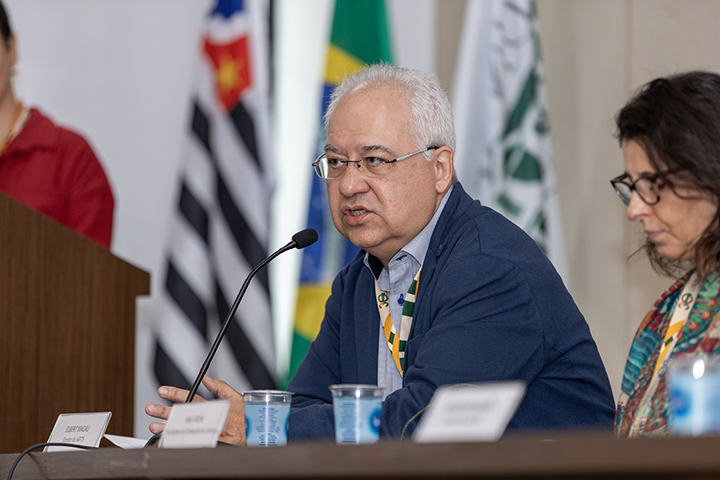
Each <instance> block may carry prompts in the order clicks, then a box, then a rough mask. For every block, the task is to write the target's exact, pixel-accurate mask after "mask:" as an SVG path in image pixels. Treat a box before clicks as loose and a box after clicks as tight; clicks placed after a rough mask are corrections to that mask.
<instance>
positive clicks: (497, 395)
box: [413, 381, 525, 443]
mask: <svg viewBox="0 0 720 480" xmlns="http://www.w3.org/2000/svg"><path fill="white" fill-rule="evenodd" d="M524 395H525V384H524V383H523V382H521V381H510V382H498V383H478V384H463V385H458V386H444V387H440V388H438V389H437V390H436V391H435V394H434V395H433V397H432V400H431V401H430V405H429V407H428V409H427V410H426V411H425V413H423V416H422V418H421V419H420V423H419V424H418V427H417V429H416V430H415V433H414V435H413V440H414V441H416V442H423V443H430V442H481V441H485V442H492V441H495V440H498V439H499V438H500V437H501V436H502V434H503V432H504V431H505V427H507V424H508V423H510V420H511V419H512V417H513V415H514V414H515V411H516V410H517V407H518V405H520V401H521V400H522V398H523V396H524Z"/></svg>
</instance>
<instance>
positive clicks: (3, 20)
mask: <svg viewBox="0 0 720 480" xmlns="http://www.w3.org/2000/svg"><path fill="white" fill-rule="evenodd" d="M0 35H2V38H3V40H4V41H5V46H7V44H8V42H9V41H10V37H12V36H13V33H12V29H11V28H10V19H9V18H8V14H7V10H5V5H3V3H2V2H0Z"/></svg>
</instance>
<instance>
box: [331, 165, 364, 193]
mask: <svg viewBox="0 0 720 480" xmlns="http://www.w3.org/2000/svg"><path fill="white" fill-rule="evenodd" d="M338 181H339V186H340V193H342V194H343V195H344V196H346V197H352V196H353V195H355V194H356V193H362V192H363V191H365V190H367V188H368V184H367V178H366V177H365V173H364V172H363V170H362V166H361V163H359V162H348V163H347V167H345V172H344V173H343V174H342V176H340V178H339V179H338Z"/></svg>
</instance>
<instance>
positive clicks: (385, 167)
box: [312, 146, 440, 180]
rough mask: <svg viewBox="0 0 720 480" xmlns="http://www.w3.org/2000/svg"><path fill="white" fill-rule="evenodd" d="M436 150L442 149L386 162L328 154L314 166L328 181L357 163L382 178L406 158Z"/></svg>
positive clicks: (409, 154)
mask: <svg viewBox="0 0 720 480" xmlns="http://www.w3.org/2000/svg"><path fill="white" fill-rule="evenodd" d="M436 148H440V147H439V146H433V147H427V148H423V149H422V150H418V151H417V152H413V153H408V154H407V155H403V156H402V157H398V158H393V159H392V160H385V159H384V158H378V157H373V156H367V157H363V158H361V159H360V160H349V159H345V158H339V157H337V156H336V154H334V153H327V152H326V153H323V154H322V155H320V156H319V157H318V158H317V160H315V161H314V162H313V163H312V166H313V168H314V169H315V173H317V175H318V177H320V178H325V179H328V180H329V179H333V178H339V177H341V176H342V175H343V173H345V170H347V166H348V164H349V163H355V164H357V167H358V168H359V169H361V170H362V171H364V172H366V173H368V174H370V175H374V176H378V177H380V176H383V175H387V174H388V173H390V172H391V171H392V164H393V163H395V162H399V161H401V160H405V159H406V158H410V157H412V156H413V155H417V154H418V153H424V152H427V151H428V150H435V149H436Z"/></svg>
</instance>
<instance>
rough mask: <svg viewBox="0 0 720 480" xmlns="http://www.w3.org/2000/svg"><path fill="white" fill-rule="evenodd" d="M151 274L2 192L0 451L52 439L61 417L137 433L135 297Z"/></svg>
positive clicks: (147, 284) (146, 289)
mask: <svg viewBox="0 0 720 480" xmlns="http://www.w3.org/2000/svg"><path fill="white" fill-rule="evenodd" d="M148 293H150V275H149V274H148V273H147V272H144V271H142V270H139V269H137V268H135V267H133V266H132V265H130V264H128V263H127V262H124V261H123V260H120V259H119V258H117V257H115V256H114V255H112V254H111V253H110V252H109V251H108V250H106V249H104V248H103V247H101V246H100V245H97V244H95V243H94V242H92V241H91V240H88V239H86V238H85V237H83V236H81V235H79V234H77V233H75V232H74V231H72V230H71V229H69V228H67V227H65V226H64V225H61V224H60V223H58V222H56V221H54V220H52V219H50V218H48V217H46V216H45V215H42V214H40V213H38V212H35V211H34V210H32V209H30V208H28V207H26V206H24V205H22V204H20V203H19V202H17V201H15V200H13V199H11V198H9V197H7V196H6V195H3V194H1V193H0V342H2V343H1V344H0V382H1V384H2V387H0V390H1V391H0V452H19V451H22V450H24V449H25V448H27V447H29V446H30V445H33V444H35V443H39V442H45V441H47V439H48V437H49V436H50V432H51V431H52V428H53V426H54V425H55V421H56V419H57V416H58V415H59V414H61V413H80V412H104V411H110V412H112V419H111V420H110V425H109V427H108V433H115V434H118V435H130V436H131V435H132V434H133V391H134V373H135V372H134V365H135V297H136V296H137V295H146V294H148Z"/></svg>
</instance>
